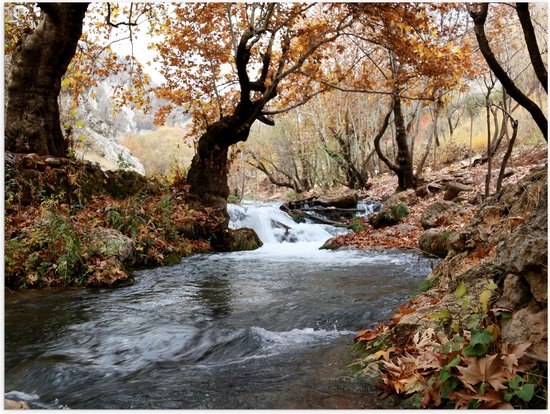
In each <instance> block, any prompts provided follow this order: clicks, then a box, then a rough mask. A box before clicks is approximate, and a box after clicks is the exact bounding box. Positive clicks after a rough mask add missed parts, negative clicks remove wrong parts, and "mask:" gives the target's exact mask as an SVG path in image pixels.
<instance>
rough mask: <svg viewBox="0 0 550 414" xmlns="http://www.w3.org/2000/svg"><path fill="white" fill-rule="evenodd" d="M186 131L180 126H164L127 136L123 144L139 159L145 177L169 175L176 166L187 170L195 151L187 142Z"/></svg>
mask: <svg viewBox="0 0 550 414" xmlns="http://www.w3.org/2000/svg"><path fill="white" fill-rule="evenodd" d="M185 133H186V130H185V129H183V128H180V127H179V126H170V127H169V126H163V127H160V128H158V129H155V130H153V131H141V132H139V133H138V134H132V135H128V136H126V138H124V139H122V140H121V143H122V144H123V145H124V146H125V147H127V148H128V149H130V151H132V154H134V155H135V156H136V157H138V158H139V160H140V161H141V163H142V164H143V166H144V167H145V175H153V174H157V173H158V174H163V175H167V174H169V173H170V170H171V169H172V168H174V167H176V166H179V167H180V168H182V169H187V168H188V167H189V166H190V165H191V160H192V159H193V155H194V150H193V148H192V147H191V146H190V145H189V144H188V142H189V141H188V140H185Z"/></svg>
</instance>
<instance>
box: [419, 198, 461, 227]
mask: <svg viewBox="0 0 550 414" xmlns="http://www.w3.org/2000/svg"><path fill="white" fill-rule="evenodd" d="M467 212H468V210H467V209H466V208H465V207H463V206H461V205H460V204H456V203H453V202H452V201H438V202H435V203H433V204H430V205H429V206H428V207H426V209H425V210H424V212H423V213H422V217H421V218H420V224H421V225H422V228H424V229H425V230H428V229H431V228H434V227H440V226H445V225H448V224H451V223H452V220H453V216H455V215H462V214H466V213H467Z"/></svg>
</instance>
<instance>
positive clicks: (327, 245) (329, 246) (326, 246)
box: [319, 237, 342, 250]
mask: <svg viewBox="0 0 550 414" xmlns="http://www.w3.org/2000/svg"><path fill="white" fill-rule="evenodd" d="M337 240H338V238H337V237H331V238H330V239H328V240H327V241H326V242H324V243H323V245H322V246H321V247H319V249H320V250H336V249H339V248H340V247H342V245H341V244H340V243H338V241H337Z"/></svg>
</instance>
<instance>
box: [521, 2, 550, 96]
mask: <svg viewBox="0 0 550 414" xmlns="http://www.w3.org/2000/svg"><path fill="white" fill-rule="evenodd" d="M516 12H517V14H518V17H519V21H520V23H521V28H522V29H523V36H524V37H525V44H526V45H527V50H528V51H529V57H530V58H531V63H532V64H533V69H534V70H535V74H536V75H537V78H538V79H539V81H540V83H541V85H542V87H543V88H544V90H545V91H546V93H548V71H547V70H546V67H545V66H544V62H543V61H542V57H541V54H540V49H539V45H538V43H537V37H536V36H535V28H534V27H533V23H532V22H531V15H530V13H529V3H516Z"/></svg>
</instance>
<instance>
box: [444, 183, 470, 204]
mask: <svg viewBox="0 0 550 414" xmlns="http://www.w3.org/2000/svg"><path fill="white" fill-rule="evenodd" d="M462 191H474V188H473V187H471V186H469V185H465V184H462V183H457V182H450V183H447V184H446V190H445V194H443V200H449V201H450V200H454V199H455V198H456V197H457V196H458V194H459V193H461V192H462Z"/></svg>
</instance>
